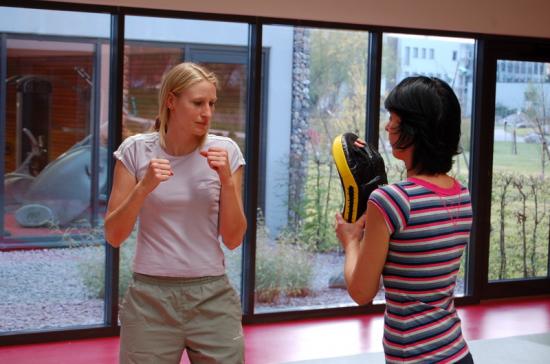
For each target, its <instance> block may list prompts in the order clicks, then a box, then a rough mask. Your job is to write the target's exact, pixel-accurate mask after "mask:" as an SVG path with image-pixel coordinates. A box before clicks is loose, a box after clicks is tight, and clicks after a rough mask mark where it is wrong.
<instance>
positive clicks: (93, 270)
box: [78, 229, 137, 299]
mask: <svg viewBox="0 0 550 364" xmlns="http://www.w3.org/2000/svg"><path fill="white" fill-rule="evenodd" d="M99 234H101V236H103V230H101V232H99ZM136 237H137V229H134V231H132V234H131V235H130V236H129V237H128V239H126V241H125V242H124V244H122V246H121V248H120V257H119V259H120V265H119V278H118V279H119V282H118V295H119V298H122V297H124V294H125V293H126V290H127V289H128V285H129V284H130V281H131V280H132V259H133V256H134V251H135V246H136ZM93 249H97V254H90V255H89V257H88V258H87V259H86V260H85V261H83V262H80V263H79V264H78V270H79V272H80V275H81V278H82V281H83V282H84V285H85V286H86V287H87V288H88V290H89V295H90V297H94V298H100V299H103V298H104V297H105V254H103V253H102V252H103V251H104V250H105V247H104V246H98V247H94V248H93Z"/></svg>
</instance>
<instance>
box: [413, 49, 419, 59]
mask: <svg viewBox="0 0 550 364" xmlns="http://www.w3.org/2000/svg"><path fill="white" fill-rule="evenodd" d="M413 58H418V48H416V47H414V48H413Z"/></svg>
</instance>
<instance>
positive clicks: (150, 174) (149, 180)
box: [139, 158, 174, 193]
mask: <svg viewBox="0 0 550 364" xmlns="http://www.w3.org/2000/svg"><path fill="white" fill-rule="evenodd" d="M173 175H174V172H173V171H172V167H170V161H168V159H160V158H158V159H151V160H150V161H149V166H148V167H147V172H145V176H143V178H142V179H141V181H139V185H140V186H141V187H142V188H143V189H144V190H145V191H146V192H147V193H151V192H152V191H153V190H154V189H155V188H157V186H158V185H159V184H160V183H161V182H164V181H167V180H168V179H170V177H172V176H173Z"/></svg>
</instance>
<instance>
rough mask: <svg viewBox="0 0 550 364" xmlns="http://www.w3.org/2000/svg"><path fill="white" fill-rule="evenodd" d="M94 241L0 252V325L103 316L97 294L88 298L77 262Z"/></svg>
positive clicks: (80, 321) (81, 321)
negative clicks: (83, 245)
mask: <svg viewBox="0 0 550 364" xmlns="http://www.w3.org/2000/svg"><path fill="white" fill-rule="evenodd" d="M97 254H103V250H100V249H98V248H97V247H86V248H70V249H43V250H20V251H12V252H0V331H4V332H5V331H19V330H36V329H45V328H54V327H55V328H57V327H65V326H74V325H92V324H100V323H102V322H103V300H101V299H96V298H90V297H89V292H88V289H87V288H86V286H85V285H84V283H83V282H82V279H81V277H80V274H79V272H78V262H81V261H83V260H85V259H87V258H88V257H90V256H92V255H95V256H97Z"/></svg>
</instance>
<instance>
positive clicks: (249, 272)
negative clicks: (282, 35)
mask: <svg viewBox="0 0 550 364" xmlns="http://www.w3.org/2000/svg"><path fill="white" fill-rule="evenodd" d="M248 38H249V41H248V47H249V48H248V50H249V51H248V86H247V108H248V110H247V114H246V146H245V149H246V159H247V166H246V170H245V171H246V173H245V183H244V186H245V188H244V190H245V191H246V193H245V195H244V209H245V214H246V217H247V222H248V231H247V234H246V238H245V242H244V246H243V259H242V272H243V273H242V284H241V287H242V291H241V297H242V302H243V314H244V318H245V319H247V318H249V317H251V316H252V315H253V314H254V290H255V281H256V280H255V276H256V274H255V273H256V208H257V206H258V180H259V178H258V177H259V175H258V172H259V155H260V137H261V135H260V122H261V100H262V84H261V74H262V25H261V23H260V22H258V21H256V22H255V23H251V24H250V25H249V34H248Z"/></svg>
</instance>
